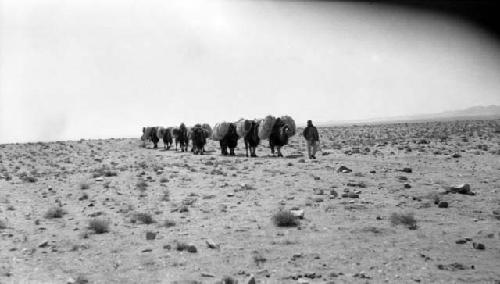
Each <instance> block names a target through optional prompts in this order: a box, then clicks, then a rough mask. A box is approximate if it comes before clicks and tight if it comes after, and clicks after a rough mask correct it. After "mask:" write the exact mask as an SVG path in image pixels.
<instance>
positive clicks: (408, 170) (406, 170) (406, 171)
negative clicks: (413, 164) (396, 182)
mask: <svg viewBox="0 0 500 284" xmlns="http://www.w3.org/2000/svg"><path fill="white" fill-rule="evenodd" d="M401 171H402V172H404V173H409V174H411V173H412V172H413V170H412V168H403V169H402V170H401Z"/></svg>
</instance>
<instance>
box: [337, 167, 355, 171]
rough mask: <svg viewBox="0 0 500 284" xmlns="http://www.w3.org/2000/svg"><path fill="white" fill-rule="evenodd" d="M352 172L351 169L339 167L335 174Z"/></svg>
mask: <svg viewBox="0 0 500 284" xmlns="http://www.w3.org/2000/svg"><path fill="white" fill-rule="evenodd" d="M350 172H352V170H351V169H349V168H348V167H346V166H340V167H339V168H338V169H337V173H350Z"/></svg>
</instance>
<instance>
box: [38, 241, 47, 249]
mask: <svg viewBox="0 0 500 284" xmlns="http://www.w3.org/2000/svg"><path fill="white" fill-rule="evenodd" d="M48 246H49V241H47V240H45V241H43V242H41V243H40V244H39V245H38V247H39V248H45V247H48Z"/></svg>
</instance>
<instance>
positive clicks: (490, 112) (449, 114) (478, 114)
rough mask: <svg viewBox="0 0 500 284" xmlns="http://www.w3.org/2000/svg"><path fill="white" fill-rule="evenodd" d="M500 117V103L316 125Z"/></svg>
mask: <svg viewBox="0 0 500 284" xmlns="http://www.w3.org/2000/svg"><path fill="white" fill-rule="evenodd" d="M496 118H500V105H487V106H472V107H468V108H465V109H460V110H450V111H444V112H439V113H427V114H415V115H402V116H389V117H378V118H369V119H353V120H330V121H324V122H317V123H315V125H317V126H322V127H326V126H332V125H345V124H363V123H382V122H388V123H390V122H418V121H440V120H467V119H472V120H479V119H496Z"/></svg>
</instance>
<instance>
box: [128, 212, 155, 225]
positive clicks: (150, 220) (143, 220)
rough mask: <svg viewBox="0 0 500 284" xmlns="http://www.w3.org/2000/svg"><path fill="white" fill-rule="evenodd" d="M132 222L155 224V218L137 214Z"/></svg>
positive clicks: (146, 214)
mask: <svg viewBox="0 0 500 284" xmlns="http://www.w3.org/2000/svg"><path fill="white" fill-rule="evenodd" d="M132 222H134V223H135V222H140V223H143V224H152V223H154V222H155V221H154V219H153V216H151V214H148V213H135V214H134V216H133V217H132Z"/></svg>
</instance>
